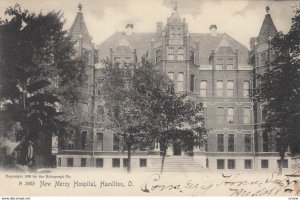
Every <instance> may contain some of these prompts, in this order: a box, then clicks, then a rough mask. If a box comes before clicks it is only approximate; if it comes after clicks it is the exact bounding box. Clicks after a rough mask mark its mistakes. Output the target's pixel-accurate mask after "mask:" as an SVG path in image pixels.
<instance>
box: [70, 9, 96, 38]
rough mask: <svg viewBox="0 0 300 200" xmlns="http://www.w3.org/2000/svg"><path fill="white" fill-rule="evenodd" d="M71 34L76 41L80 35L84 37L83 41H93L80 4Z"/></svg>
mask: <svg viewBox="0 0 300 200" xmlns="http://www.w3.org/2000/svg"><path fill="white" fill-rule="evenodd" d="M69 34H70V36H71V38H72V39H73V40H74V41H77V40H78V39H79V38H80V37H82V38H83V42H85V43H91V37H90V34H89V32H88V29H87V28H86V24H85V22H84V18H83V14H82V12H81V6H80V5H79V10H78V12H77V15H76V18H75V20H74V22H73V25H72V26H71V29H70V33H69Z"/></svg>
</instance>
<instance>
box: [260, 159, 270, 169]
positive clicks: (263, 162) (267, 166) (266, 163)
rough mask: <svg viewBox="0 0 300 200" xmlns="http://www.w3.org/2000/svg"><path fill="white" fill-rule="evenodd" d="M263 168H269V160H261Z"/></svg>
mask: <svg viewBox="0 0 300 200" xmlns="http://www.w3.org/2000/svg"><path fill="white" fill-rule="evenodd" d="M261 168H269V160H261Z"/></svg>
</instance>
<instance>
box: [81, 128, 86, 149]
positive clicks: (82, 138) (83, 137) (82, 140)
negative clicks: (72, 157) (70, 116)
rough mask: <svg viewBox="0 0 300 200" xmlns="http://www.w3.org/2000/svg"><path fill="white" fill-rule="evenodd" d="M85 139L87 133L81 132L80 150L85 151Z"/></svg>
mask: <svg viewBox="0 0 300 200" xmlns="http://www.w3.org/2000/svg"><path fill="white" fill-rule="evenodd" d="M86 137H87V131H82V132H81V150H85V149H86V145H87V143H86Z"/></svg>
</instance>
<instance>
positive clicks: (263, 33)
mask: <svg viewBox="0 0 300 200" xmlns="http://www.w3.org/2000/svg"><path fill="white" fill-rule="evenodd" d="M276 34H277V29H276V27H275V25H274V23H273V20H272V18H271V15H270V14H266V16H265V19H264V21H263V24H262V26H261V28H260V32H259V35H258V37H257V43H258V45H261V44H266V43H268V41H269V37H271V38H273V37H274V36H275V35H276Z"/></svg>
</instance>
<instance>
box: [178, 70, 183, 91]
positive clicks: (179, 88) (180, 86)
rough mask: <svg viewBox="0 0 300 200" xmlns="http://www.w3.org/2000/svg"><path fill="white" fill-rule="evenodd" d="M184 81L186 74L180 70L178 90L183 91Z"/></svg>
mask: <svg viewBox="0 0 300 200" xmlns="http://www.w3.org/2000/svg"><path fill="white" fill-rule="evenodd" d="M183 81H184V74H183V72H179V73H178V77H177V90H178V91H183Z"/></svg>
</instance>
